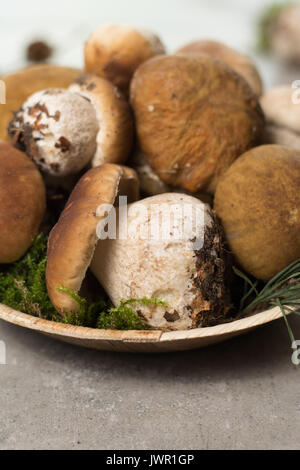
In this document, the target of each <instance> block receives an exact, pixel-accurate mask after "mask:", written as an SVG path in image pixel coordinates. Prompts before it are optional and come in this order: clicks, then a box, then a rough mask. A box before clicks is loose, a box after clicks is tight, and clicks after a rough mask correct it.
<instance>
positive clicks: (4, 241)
mask: <svg viewBox="0 0 300 470" xmlns="http://www.w3.org/2000/svg"><path fill="white" fill-rule="evenodd" d="M45 209H46V195H45V186H44V183H43V179H42V177H41V175H40V173H39V171H38V170H37V168H36V166H35V165H34V163H32V161H31V160H30V159H29V158H28V157H27V155H25V153H23V152H20V151H19V150H17V149H15V148H14V147H12V146H11V145H10V144H9V143H7V142H3V141H0V227H1V228H0V263H13V262H14V261H17V260H18V259H19V258H20V257H21V256H22V255H23V254H24V253H25V251H26V250H27V249H28V248H29V246H30V245H31V243H32V242H33V240H34V238H35V236H36V235H37V233H38V229H39V226H40V223H41V222H42V219H43V216H44V213H45Z"/></svg>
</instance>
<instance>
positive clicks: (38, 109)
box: [8, 88, 99, 176]
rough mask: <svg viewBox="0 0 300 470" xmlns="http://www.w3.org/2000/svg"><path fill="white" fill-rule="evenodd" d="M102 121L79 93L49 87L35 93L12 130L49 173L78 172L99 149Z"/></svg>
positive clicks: (12, 123) (19, 113)
mask: <svg viewBox="0 0 300 470" xmlns="http://www.w3.org/2000/svg"><path fill="white" fill-rule="evenodd" d="M98 130H99V124H98V121H97V117H96V112H95V109H94V107H93V106H92V105H91V103H90V102H89V101H88V100H86V99H85V98H84V97H82V96H80V95H78V94H77V93H71V92H70V91H67V90H63V89H52V88H51V89H47V90H42V91H40V92H37V93H34V94H33V95H31V96H30V97H29V98H28V100H27V101H26V102H25V103H24V104H23V106H22V107H21V108H20V109H19V110H18V111H17V112H16V113H15V116H14V118H13V119H12V121H11V122H10V124H9V128H8V132H9V134H10V135H11V137H12V138H13V141H14V143H15V144H17V145H20V146H21V147H22V148H23V147H24V150H25V151H26V153H27V154H28V155H29V156H30V157H31V158H32V159H33V160H34V161H35V162H36V163H37V165H38V166H39V167H40V168H41V169H42V170H43V171H45V172H46V173H48V174H51V175H55V176H66V175H70V174H76V173H78V172H79V171H80V170H81V169H82V168H84V167H85V166H86V165H87V163H88V162H89V161H90V160H91V159H92V157H93V156H94V154H95V152H96V137H97V133H98Z"/></svg>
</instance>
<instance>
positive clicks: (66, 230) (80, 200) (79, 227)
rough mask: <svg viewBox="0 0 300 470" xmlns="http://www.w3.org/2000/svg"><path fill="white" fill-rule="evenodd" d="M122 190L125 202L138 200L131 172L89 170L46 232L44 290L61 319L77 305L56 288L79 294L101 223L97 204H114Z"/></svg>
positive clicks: (105, 167)
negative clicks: (54, 223)
mask: <svg viewBox="0 0 300 470" xmlns="http://www.w3.org/2000/svg"><path fill="white" fill-rule="evenodd" d="M122 185H124V187H123V188H122ZM127 186H128V187H127ZM122 189H123V190H124V192H125V194H127V195H128V200H129V202H132V201H134V200H136V199H137V198H138V192H139V188H138V180H137V177H136V174H135V172H134V170H132V169H130V168H126V167H122V166H120V165H114V164H112V163H111V164H109V163H106V164H104V165H102V166H99V167H97V168H93V169H91V170H89V171H88V172H86V173H85V174H84V175H83V176H82V178H81V179H80V180H79V182H78V183H77V185H76V186H75V188H74V189H73V191H72V193H71V196H70V198H69V200H68V202H67V204H66V207H65V209H64V210H63V212H62V214H61V216H60V218H59V221H58V222H57V224H56V225H55V226H54V227H53V229H52V231H51V233H50V236H49V242H48V253H47V256H48V261H47V268H46V283H47V290H48V294H49V297H50V299H51V301H52V303H53V305H54V307H55V308H56V309H57V311H58V312H59V313H60V314H61V315H62V316H64V315H65V313H66V312H68V314H72V313H76V312H77V310H78V308H79V305H78V303H77V302H76V301H75V300H73V299H72V298H71V297H70V296H69V295H67V294H65V293H63V292H59V291H58V290H57V288H58V287H67V288H69V289H70V290H72V291H74V292H79V290H80V287H81V284H82V281H83V279H84V277H85V274H86V271H87V269H88V267H89V265H90V262H91V259H92V257H93V254H94V250H95V246H96V243H97V233H96V228H97V225H98V223H99V222H100V220H101V218H100V217H98V216H97V209H98V207H99V206H100V205H101V204H114V202H115V199H116V197H117V195H118V192H119V191H120V190H122Z"/></svg>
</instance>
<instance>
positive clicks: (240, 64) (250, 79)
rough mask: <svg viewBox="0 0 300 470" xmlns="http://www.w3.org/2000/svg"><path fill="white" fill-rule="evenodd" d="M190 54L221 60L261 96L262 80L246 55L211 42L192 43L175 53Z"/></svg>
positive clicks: (219, 43)
mask: <svg viewBox="0 0 300 470" xmlns="http://www.w3.org/2000/svg"><path fill="white" fill-rule="evenodd" d="M190 53H192V54H198V53H199V54H207V55H208V56H211V57H215V58H216V59H220V60H223V61H224V62H226V63H227V64H228V65H230V67H232V68H233V70H235V72H237V73H238V74H239V75H241V76H242V77H243V78H244V79H245V80H246V82H247V83H248V84H249V85H250V87H251V88H252V90H253V91H254V93H256V95H257V96H260V95H261V94H262V91H263V84H262V79H261V77H260V75H259V72H258V70H257V68H256V66H255V64H254V63H253V61H252V60H251V59H250V57H248V56H247V55H245V54H241V53H240V52H237V51H235V50H234V49H232V48H231V47H229V46H227V45H226V44H222V43H221V42H217V41H211V40H201V41H194V42H191V43H189V44H187V45H186V46H184V47H181V48H180V49H179V50H178V51H177V54H190Z"/></svg>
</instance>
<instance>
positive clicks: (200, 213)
mask: <svg viewBox="0 0 300 470" xmlns="http://www.w3.org/2000/svg"><path fill="white" fill-rule="evenodd" d="M120 212H121V211H119V212H117V216H118V214H120ZM117 222H118V223H117V236H116V239H109V238H107V239H106V240H99V241H98V244H97V247H96V250H95V253H94V257H93V260H92V263H91V269H92V271H93V273H94V275H95V276H96V278H97V279H98V280H99V282H100V283H101V284H102V285H103V287H104V288H105V289H106V291H107V293H108V295H109V296H110V298H111V300H112V301H113V303H114V304H115V305H118V304H119V302H120V300H121V299H132V298H144V297H146V298H156V299H160V300H163V301H165V303H166V305H165V306H148V305H143V304H142V303H140V304H137V305H136V306H135V309H136V311H137V313H138V314H139V315H140V316H141V318H142V319H143V320H144V321H146V322H147V323H148V324H149V325H150V326H151V327H154V328H160V329H173V330H176V329H188V328H192V327H195V326H197V325H199V324H204V323H205V319H203V315H204V316H205V315H206V313H207V316H209V315H210V314H212V315H214V314H216V315H217V314H219V313H220V312H214V311H213V308H212V302H211V298H210V295H209V294H208V295H207V296H206V295H205V294H204V290H205V289H204V290H203V288H202V287H203V286H201V282H202V281H203V282H205V279H206V273H207V272H208V271H209V269H208V270H207V271H206V273H205V272H204V271H205V269H204V268H205V266H204V265H205V263H203V264H202V265H201V256H202V254H203V250H210V252H209V253H207V255H208V259H209V260H210V261H209V263H211V264H212V265H213V264H214V262H215V263H216V264H217V263H218V261H217V260H220V257H222V255H221V254H220V252H218V249H216V248H215V247H216V246H217V245H218V243H217V244H216V245H214V243H212V244H209V243H207V242H208V239H209V238H210V236H209V235H210V234H211V235H212V239H213V238H214V237H216V238H217V237H218V235H217V234H218V230H217V227H216V222H215V220H214V218H213V216H212V213H211V211H210V209H209V207H208V206H207V205H205V204H203V203H202V202H201V201H199V200H198V199H196V198H194V197H191V196H188V195H185V194H176V193H166V194H162V195H159V196H154V197H150V198H147V199H144V200H141V201H139V202H135V203H133V204H131V205H129V206H128V213H127V214H126V212H125V211H124V209H123V210H122V214H121V216H120V217H119V216H118V217H117ZM219 241H220V240H218V242H219ZM208 246H209V248H207V247H208ZM207 279H208V278H207ZM207 279H206V280H207ZM213 282H214V281H213ZM222 283H223V279H222ZM211 287H212V286H211ZM215 287H216V286H215V285H214V287H213V288H215ZM209 288H210V287H209V286H207V289H208V290H209ZM221 291H222V293H224V286H222V288H221V289H220V292H221ZM210 294H212V292H211V293H210ZM220 302H221V303H222V302H224V298H222V299H219V303H218V299H217V301H216V305H217V309H219V308H220ZM223 307H224V304H223V303H222V308H223ZM205 312H206V313H205ZM222 314H226V309H225V310H224V308H223V311H222Z"/></svg>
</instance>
